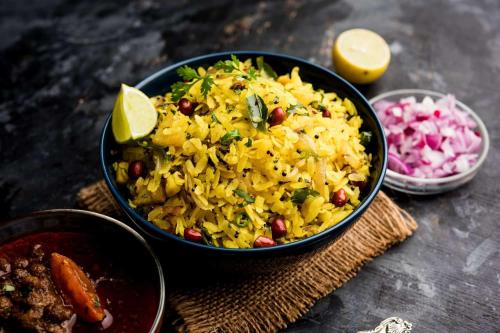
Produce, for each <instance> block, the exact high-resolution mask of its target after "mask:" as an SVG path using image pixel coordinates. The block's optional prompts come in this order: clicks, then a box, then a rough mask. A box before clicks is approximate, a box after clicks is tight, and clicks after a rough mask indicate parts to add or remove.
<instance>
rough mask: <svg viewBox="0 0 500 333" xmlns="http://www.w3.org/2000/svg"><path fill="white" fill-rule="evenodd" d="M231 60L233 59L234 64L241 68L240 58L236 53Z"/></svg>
mask: <svg viewBox="0 0 500 333" xmlns="http://www.w3.org/2000/svg"><path fill="white" fill-rule="evenodd" d="M231 60H232V61H233V64H234V65H235V67H236V68H240V59H238V57H236V56H235V55H234V54H231Z"/></svg>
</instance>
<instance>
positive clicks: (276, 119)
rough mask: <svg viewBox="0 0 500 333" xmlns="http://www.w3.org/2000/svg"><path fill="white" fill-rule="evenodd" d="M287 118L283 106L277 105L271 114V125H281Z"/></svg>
mask: <svg viewBox="0 0 500 333" xmlns="http://www.w3.org/2000/svg"><path fill="white" fill-rule="evenodd" d="M285 118H286V113H285V111H283V109H282V108H280V107H277V108H275V109H274V110H273V111H272V112H271V115H270V116H269V125H271V126H276V125H279V124H281V123H282V122H284V121H285Z"/></svg>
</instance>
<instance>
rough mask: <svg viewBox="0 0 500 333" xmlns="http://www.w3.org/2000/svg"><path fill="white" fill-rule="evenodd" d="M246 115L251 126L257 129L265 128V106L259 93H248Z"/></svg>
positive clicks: (263, 129)
mask: <svg viewBox="0 0 500 333" xmlns="http://www.w3.org/2000/svg"><path fill="white" fill-rule="evenodd" d="M247 107H248V115H249V117H250V121H251V122H252V125H253V127H255V128H256V129H258V130H259V131H265V130H266V122H267V106H266V104H265V103H264V100H263V99H262V97H260V96H259V95H256V94H254V95H250V96H248V97H247Z"/></svg>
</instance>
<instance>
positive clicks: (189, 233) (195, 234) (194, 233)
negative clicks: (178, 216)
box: [184, 228, 203, 243]
mask: <svg viewBox="0 0 500 333" xmlns="http://www.w3.org/2000/svg"><path fill="white" fill-rule="evenodd" d="M184 239H186V240H188V241H191V242H195V243H200V242H201V241H202V240H203V236H202V234H201V232H199V231H198V230H195V229H192V228H186V229H184Z"/></svg>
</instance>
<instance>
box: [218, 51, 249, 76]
mask: <svg viewBox="0 0 500 333" xmlns="http://www.w3.org/2000/svg"><path fill="white" fill-rule="evenodd" d="M214 67H215V69H222V70H223V71H224V73H228V74H229V73H233V72H235V74H236V76H237V77H238V78H241V79H243V80H256V79H257V71H256V70H255V68H254V67H250V68H249V69H248V73H247V72H245V71H242V70H241V69H240V60H239V59H238V57H236V56H235V55H234V54H231V60H219V61H217V62H216V63H215V65H214Z"/></svg>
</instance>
